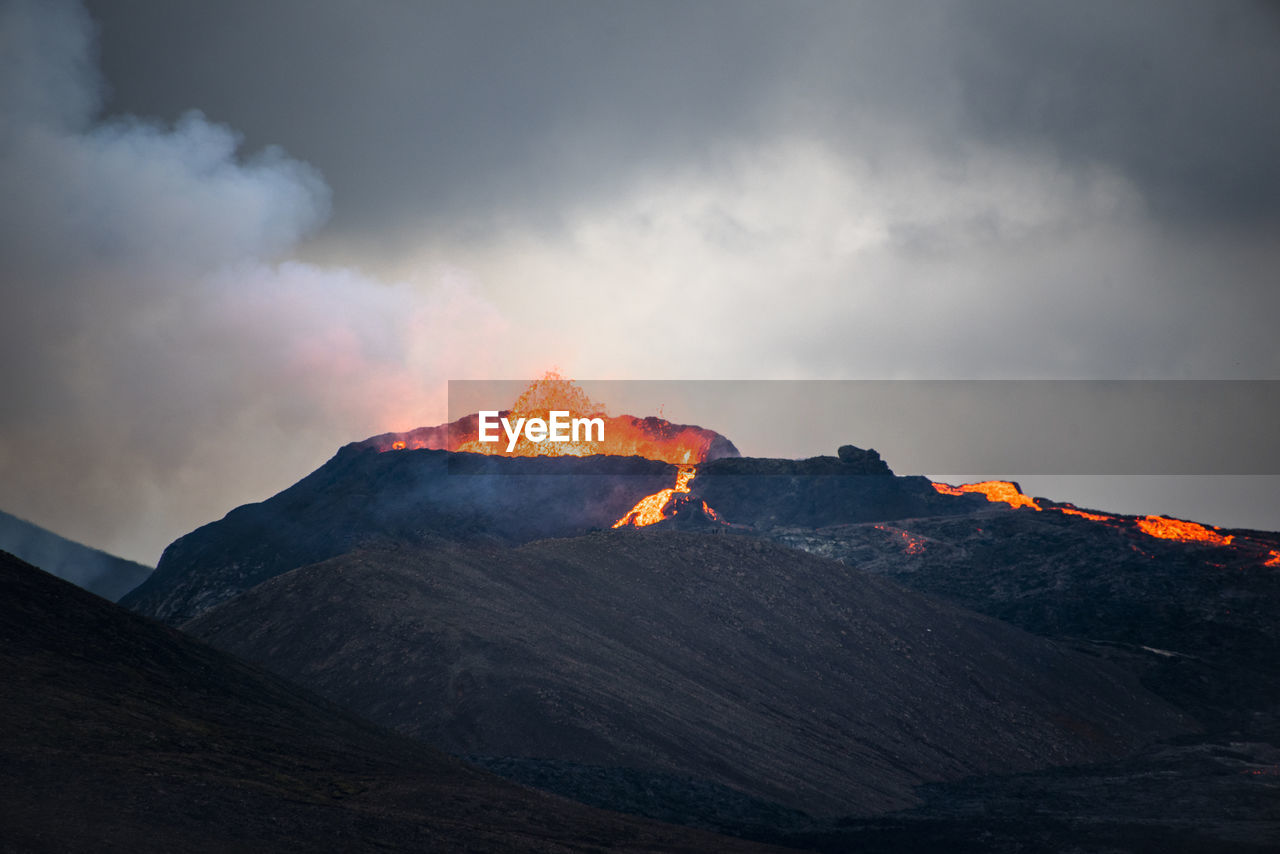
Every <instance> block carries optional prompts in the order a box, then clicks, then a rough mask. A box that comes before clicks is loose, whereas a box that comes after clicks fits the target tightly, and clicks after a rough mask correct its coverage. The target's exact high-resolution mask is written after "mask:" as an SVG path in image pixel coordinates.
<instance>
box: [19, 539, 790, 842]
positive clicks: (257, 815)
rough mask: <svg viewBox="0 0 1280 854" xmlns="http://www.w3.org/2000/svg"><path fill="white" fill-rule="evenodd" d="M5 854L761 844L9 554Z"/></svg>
mask: <svg viewBox="0 0 1280 854" xmlns="http://www.w3.org/2000/svg"><path fill="white" fill-rule="evenodd" d="M0 850H3V851H6V852H10V851H13V852H27V851H138V852H153V851H155V852H159V851H190V852H225V851H264V852H268V851H269V852H274V851H291V852H309V851H380V852H381V851H464V850H465V851H519V852H568V851H588V850H590V851H598V850H614V851H629V852H642V851H646V852H647V851H674V852H712V851H755V850H764V849H762V848H759V847H757V846H754V845H751V844H749V843H745V842H742V841H740V840H732V839H725V838H723V837H716V836H712V835H710V834H706V833H702V832H698V831H693V830H688V829H684V828H675V827H671V826H668V825H662V824H657V823H654V822H649V821H644V820H640V819H633V818H627V817H623V816H620V815H616V814H613V813H608V812H603V811H599V810H595V809H591V808H589V807H584V806H581V805H578V804H574V803H571V802H569V801H565V800H562V799H560V798H556V797H552V796H549V795H544V794H541V793H538V792H535V791H532V790H530V789H525V788H521V787H518V786H516V785H514V784H511V783H508V782H505V781H503V780H500V779H499V778H497V777H494V776H491V775H489V774H487V773H484V772H481V771H478V770H476V769H473V768H470V767H467V766H465V765H463V764H462V763H461V762H459V761H457V760H454V759H450V758H448V757H446V756H444V755H442V754H440V753H438V752H437V751H434V750H432V749H431V748H429V747H427V746H426V745H423V744H421V743H418V742H414V741H412V740H410V739H407V738H403V737H401V736H397V735H395V734H393V733H391V732H388V731H387V730H383V729H379V728H377V727H374V726H372V725H370V724H367V723H365V722H363V721H361V720H359V719H357V718H354V717H352V716H351V715H349V714H347V713H345V712H342V711H340V710H338V709H337V708H335V707H334V706H332V705H330V704H328V703H326V702H324V701H322V700H320V699H318V698H315V697H312V696H310V695H309V694H307V693H306V692H304V691H302V690H301V689H298V688H297V687H295V686H293V685H290V684H289V683H287V682H284V681H283V680H281V679H279V678H277V677H274V676H271V675H268V674H266V673H264V672H263V671H260V670H258V669H257V668H254V667H251V666H249V665H246V664H244V663H242V662H240V661H237V660H236V659H234V658H232V657H230V656H228V655H226V654H225V653H221V652H218V651H216V650H213V649H211V648H209V647H207V646H205V645H204V644H201V643H198V642H196V641H194V640H192V639H190V638H187V637H185V636H183V635H181V634H179V633H178V632H176V631H174V630H172V629H168V628H165V627H163V626H161V625H159V624H157V623H154V622H152V621H150V620H146V619H143V618H140V617H138V616H136V615H133V614H130V613H129V612H127V611H125V610H124V609H122V608H119V607H117V606H115V605H111V604H109V603H107V602H104V601H102V600H101V599H99V598H97V597H95V596H91V595H89V594H88V593H86V592H84V591H83V590H80V589H78V588H76V587H74V586H72V585H70V584H68V583H66V582H63V581H60V580H59V579H57V578H54V577H53V576H51V575H48V574H46V573H43V572H41V571H39V570H37V569H36V568H34V567H32V566H30V565H27V564H24V563H23V562H21V561H19V560H18V559H17V558H15V557H13V556H12V555H9V554H6V553H3V552H0Z"/></svg>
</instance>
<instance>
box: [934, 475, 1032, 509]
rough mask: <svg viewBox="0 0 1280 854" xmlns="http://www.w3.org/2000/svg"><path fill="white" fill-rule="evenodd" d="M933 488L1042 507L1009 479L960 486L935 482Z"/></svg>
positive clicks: (1024, 505) (948, 493)
mask: <svg viewBox="0 0 1280 854" xmlns="http://www.w3.org/2000/svg"><path fill="white" fill-rule="evenodd" d="M933 488H934V489H936V490H937V491H938V492H940V493H942V494H943V495H964V494H965V493H966V492H976V493H978V494H979V495H985V496H986V497H987V500H988V501H1003V502H1004V503H1005V504H1008V505H1009V506H1010V507H1014V508H1017V507H1030V508H1031V509H1032V510H1039V509H1040V505H1039V504H1036V502H1035V501H1034V500H1032V498H1031V497H1030V496H1028V495H1024V494H1023V493H1022V490H1020V489H1018V486H1017V484H1015V483H1010V482H1009V481H1007V480H984V481H982V482H980V483H962V484H960V485H959V486H951V485H950V484H946V483H935V484H934V485H933Z"/></svg>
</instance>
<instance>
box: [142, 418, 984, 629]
mask: <svg viewBox="0 0 1280 854" xmlns="http://www.w3.org/2000/svg"><path fill="white" fill-rule="evenodd" d="M433 429H435V428H433ZM689 429H700V428H689ZM712 435H715V434H712ZM370 442H374V443H375V444H374V445H371V444H369V443H370ZM853 450H856V449H853ZM869 453H870V454H871V455H874V453H875V452H874V451H872V452H869ZM858 454H859V455H850V454H845V455H844V456H845V458H837V457H817V458H814V459H812V460H800V461H796V460H754V459H740V458H724V459H718V460H716V461H714V462H711V463H707V464H706V465H704V466H701V467H700V470H699V474H698V476H697V478H696V479H695V480H694V483H693V485H694V494H695V495H697V496H698V497H702V496H703V495H704V494H705V495H706V496H708V497H709V499H710V500H711V501H720V502H721V503H722V504H723V508H722V507H721V506H719V505H717V504H715V503H712V504H711V506H712V507H714V508H716V510H717V511H719V512H720V513H721V514H722V515H723V516H724V518H725V519H727V520H728V521H729V522H733V523H735V524H738V525H742V524H747V523H749V522H750V523H752V524H756V523H761V522H766V521H767V522H769V523H771V524H772V523H779V522H784V521H791V522H794V521H795V520H797V519H808V520H809V523H810V524H817V523H821V520H831V519H836V520H841V521H865V520H882V519H897V518H900V517H902V516H920V515H935V514H947V513H966V512H970V511H971V510H973V509H975V508H980V507H983V506H985V505H986V501H985V499H983V498H982V497H980V496H976V495H965V496H962V497H953V496H944V495H939V494H937V493H936V492H935V491H934V490H933V489H932V488H931V485H930V483H929V481H928V480H926V479H925V478H922V477H894V476H893V474H892V472H890V471H889V469H888V467H887V466H885V465H884V464H883V463H882V462H880V461H879V458H878V457H874V459H872V458H871V457H869V456H866V455H867V454H868V452H858ZM877 463H878V465H876V464H877ZM779 475H781V476H779ZM675 477H676V467H675V466H673V465H669V464H667V463H662V462H657V461H653V460H646V459H642V458H639V457H607V456H594V457H511V458H507V457H487V456H481V455H476V454H467V453H459V454H455V453H449V452H445V451H433V450H412V449H409V450H398V451H386V452H380V451H379V450H378V449H377V447H376V441H375V440H373V439H371V440H368V441H367V442H364V443H353V444H351V445H348V446H346V447H344V448H343V449H342V450H341V451H339V452H338V454H337V455H335V456H334V457H333V459H331V460H329V461H328V462H327V463H325V464H324V465H323V466H321V467H320V468H319V469H317V470H316V471H314V472H312V473H311V474H310V475H308V476H307V477H305V478H303V479H302V480H300V481H299V482H298V483H296V484H294V485H293V486H291V487H289V488H288V489H286V490H284V491H283V492H281V493H279V494H278V495H275V496H273V497H272V498H270V499H268V500H266V501H263V502H261V503H258V504H248V505H245V506H243V507H237V508H236V509H234V510H232V511H231V512H230V513H228V514H227V515H226V517H225V518H223V519H221V520H219V521H217V522H214V523H211V524H209V525H205V526H204V527H202V528H199V529H197V530H195V531H193V532H191V533H190V534H187V535H186V536H184V537H182V538H180V539H178V540H177V541H175V542H174V543H173V544H171V545H170V546H169V548H167V549H166V550H165V553H164V555H163V556H162V557H161V559H160V563H159V565H158V566H157V567H156V571H155V573H154V574H153V575H152V576H151V577H150V578H149V579H147V581H146V583H144V584H143V585H141V586H140V587H139V588H138V589H136V590H134V591H132V592H131V593H130V594H129V595H128V596H126V597H125V598H123V599H122V600H121V604H124V605H126V606H127V607H129V608H132V609H134V610H136V611H138V612H140V613H143V614H147V615H148V616H153V617H156V618H158V619H161V620H164V621H165V622H168V623H170V624H172V625H178V624H180V623H182V622H184V621H185V620H188V619H190V618H192V617H194V616H195V615H197V614H199V613H200V612H202V611H204V610H205V609H207V608H209V607H212V606H213V605H215V604H217V603H219V602H223V601H225V600H227V599H229V598H231V597H232V596H234V595H236V594H237V593H240V592H241V591H244V590H248V589H249V588H250V587H252V586H254V585H255V584H258V583H260V582H262V581H265V580H267V579H268V578H272V577H274V576H276V575H279V574H281V573H283V572H288V571H289V570H291V569H295V568H297V567H300V566H306V565H308V564H311V563H316V562H318V561H321V560H325V559H327V558H330V557H335V556H337V555H340V554H343V553H345V552H349V551H351V550H352V549H355V548H359V547H362V546H370V545H377V544H379V543H384V544H385V543H406V544H414V543H418V544H421V543H425V542H433V541H436V540H441V539H443V540H450V541H455V542H490V543H503V544H519V543H523V542H529V541H531V540H535V539H541V538H545V537H564V536H574V535H578V534H583V533H586V532H587V531H590V530H592V529H596V528H608V527H610V526H611V525H612V524H613V523H614V522H615V521H616V520H617V519H619V518H620V517H622V516H623V515H624V514H625V513H626V512H627V511H628V510H630V509H631V508H632V506H634V504H635V503H636V502H637V501H638V500H639V499H641V498H643V497H644V496H646V495H650V494H652V493H655V492H657V491H659V490H661V489H665V488H668V487H670V486H672V484H673V483H674V482H675ZM752 508H754V509H752Z"/></svg>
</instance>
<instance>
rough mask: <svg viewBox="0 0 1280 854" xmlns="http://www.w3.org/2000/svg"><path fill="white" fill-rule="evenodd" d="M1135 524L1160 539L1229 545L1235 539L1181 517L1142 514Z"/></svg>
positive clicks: (1145, 532) (1144, 531)
mask: <svg viewBox="0 0 1280 854" xmlns="http://www.w3.org/2000/svg"><path fill="white" fill-rule="evenodd" d="M1137 524H1138V529H1139V530H1140V531H1142V532H1143V533H1144V534H1148V535H1150V536H1152V537H1159V538H1160V539H1162V540H1179V541H1181V542H1184V543H1208V544H1209V545H1212V546H1229V545H1231V541H1232V540H1233V539H1235V537H1234V536H1232V535H1231V534H1228V535H1226V536H1225V537H1224V536H1223V535H1222V534H1219V533H1218V532H1216V531H1214V530H1211V529H1209V528H1206V527H1205V526H1204V525H1200V524H1198V523H1196V522H1184V521H1183V520H1181V519H1170V518H1168V517H1166V516H1142V517H1139V519H1138V521H1137Z"/></svg>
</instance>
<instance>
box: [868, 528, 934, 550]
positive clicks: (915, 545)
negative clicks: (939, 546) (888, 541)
mask: <svg viewBox="0 0 1280 854" xmlns="http://www.w3.org/2000/svg"><path fill="white" fill-rule="evenodd" d="M875 529H876V530H877V531H885V532H886V533H890V534H897V535H898V536H899V537H901V538H902V544H903V550H904V551H906V553H907V554H909V555H918V554H924V550H925V548H924V539H923V538H921V537H917V536H916V535H915V534H912V533H910V532H909V531H904V530H902V529H901V528H891V527H889V526H888V525H876V526H875Z"/></svg>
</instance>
